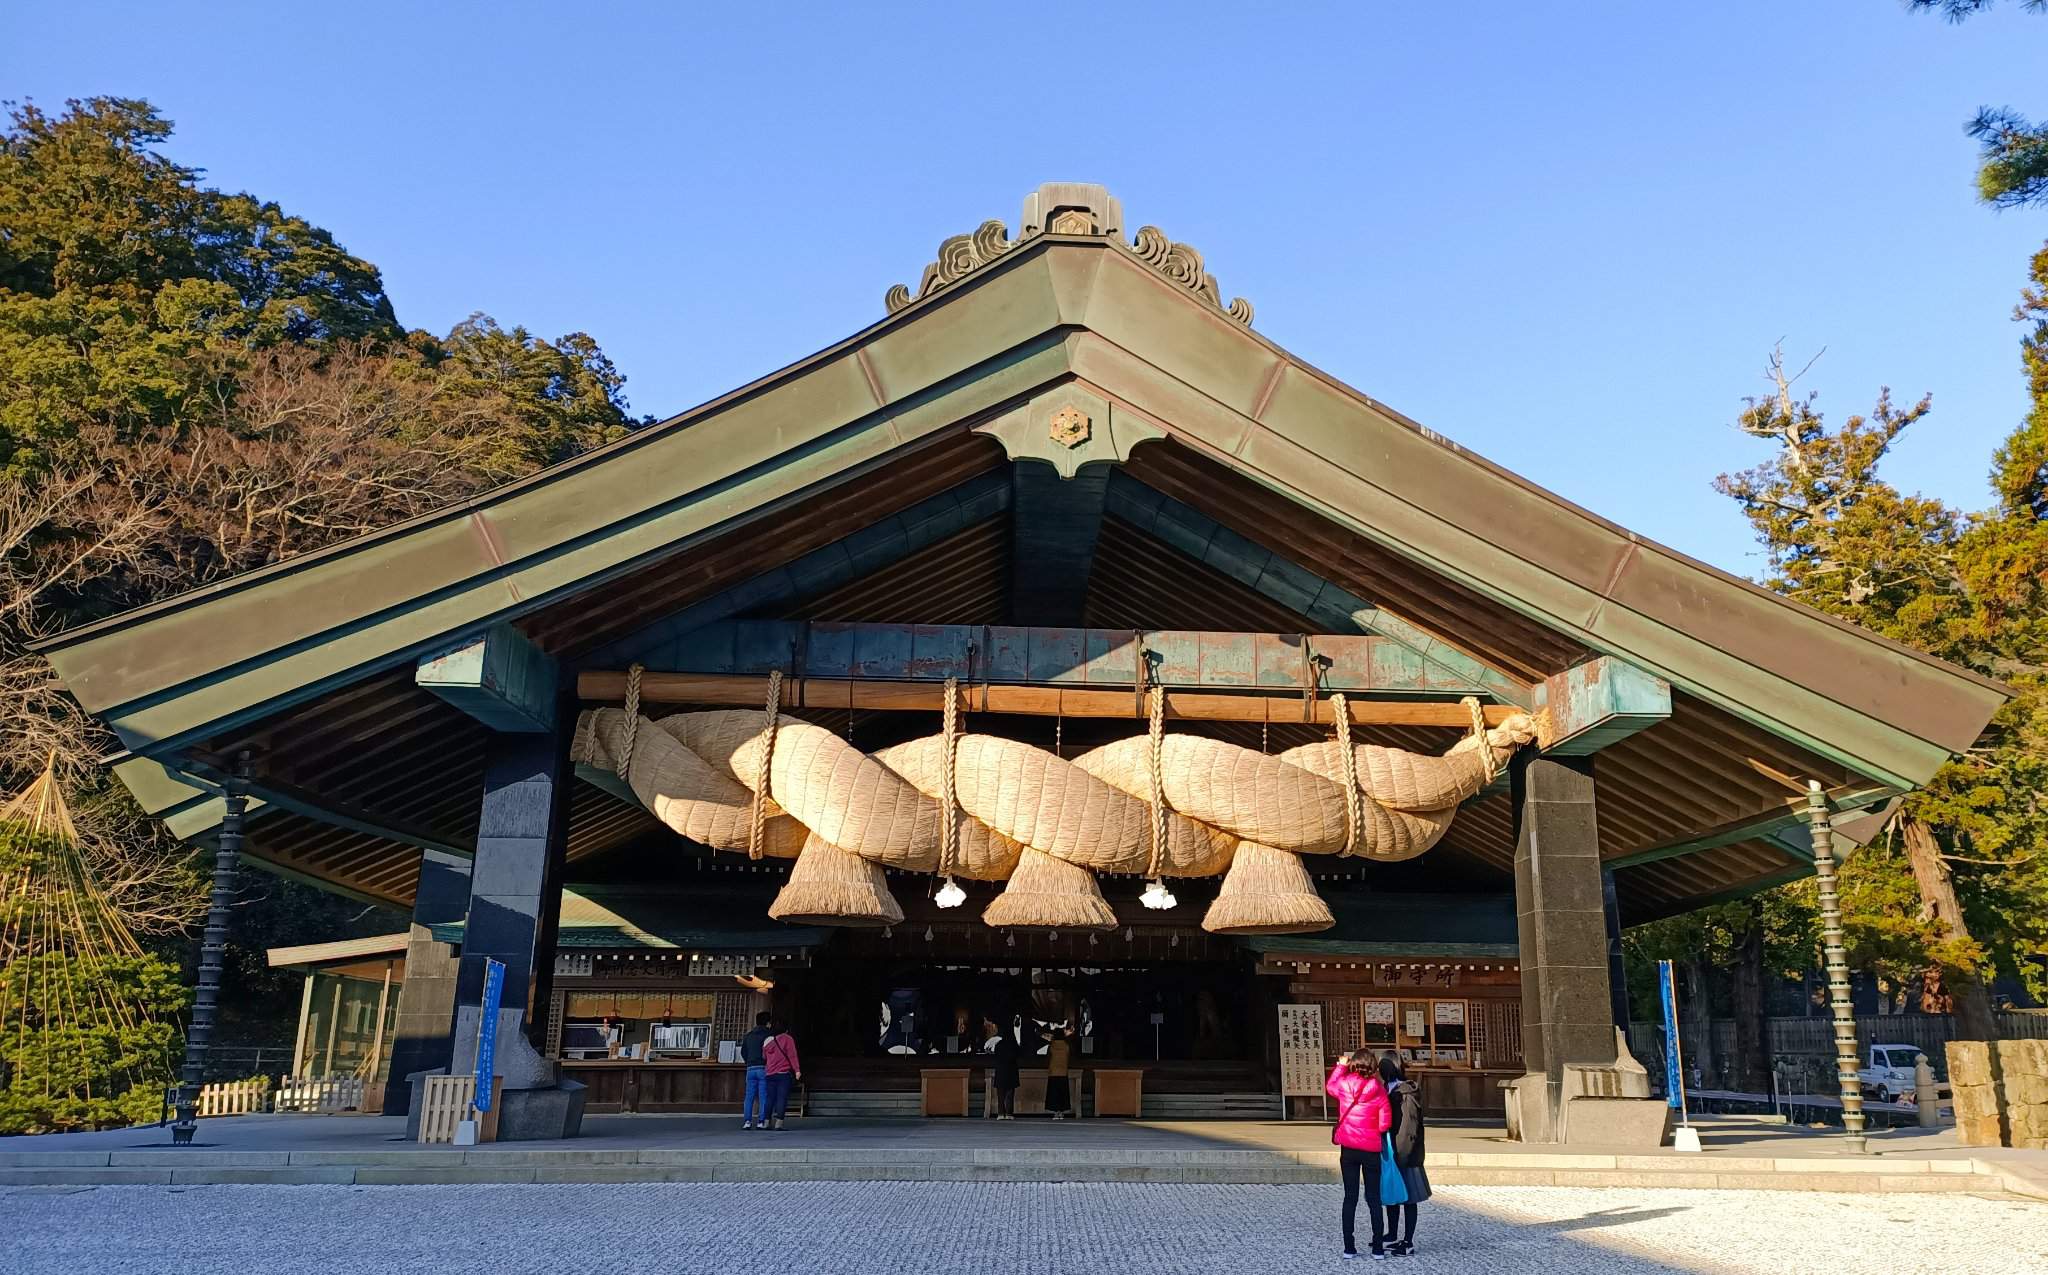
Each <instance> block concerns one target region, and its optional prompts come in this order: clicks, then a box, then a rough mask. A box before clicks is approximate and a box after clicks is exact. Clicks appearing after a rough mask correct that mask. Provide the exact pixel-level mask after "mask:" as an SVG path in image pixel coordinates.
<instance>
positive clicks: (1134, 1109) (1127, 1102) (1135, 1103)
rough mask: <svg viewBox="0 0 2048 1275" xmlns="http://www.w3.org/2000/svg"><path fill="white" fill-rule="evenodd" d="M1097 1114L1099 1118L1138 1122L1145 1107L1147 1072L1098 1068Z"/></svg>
mask: <svg viewBox="0 0 2048 1275" xmlns="http://www.w3.org/2000/svg"><path fill="white" fill-rule="evenodd" d="M1091 1074H1092V1075H1093V1076H1094V1077H1095V1114H1096V1115H1097V1116H1122V1117H1125V1118H1128V1119H1131V1120H1136V1119H1137V1118H1138V1117H1139V1116H1140V1115H1141V1114H1143V1108H1144V1105H1145V1072H1144V1069H1143V1068H1132V1069H1130V1070H1125V1071H1111V1070H1108V1069H1106V1068H1100V1067H1098V1068H1096V1069H1095V1070H1094V1071H1093V1072H1092V1073H1091Z"/></svg>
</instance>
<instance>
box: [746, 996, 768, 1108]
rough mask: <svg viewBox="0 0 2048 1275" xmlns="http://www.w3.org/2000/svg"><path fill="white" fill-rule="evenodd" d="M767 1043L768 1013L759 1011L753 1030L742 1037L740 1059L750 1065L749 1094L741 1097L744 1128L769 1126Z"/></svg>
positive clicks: (748, 1066)
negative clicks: (757, 1123)
mask: <svg viewBox="0 0 2048 1275" xmlns="http://www.w3.org/2000/svg"><path fill="white" fill-rule="evenodd" d="M767 1043H768V1015H767V1014H765V1013H762V1014H756V1015H754V1030H752V1031H750V1032H748V1033H747V1034H746V1035H744V1036H742V1037H740V1061H741V1062H743V1063H745V1064H746V1065H747V1088H746V1095H745V1097H743V1098H742V1099H741V1100H740V1128H742V1129H753V1128H761V1129H766V1128H767V1127H768V1059H767V1058H766V1057H765V1056H763V1054H762V1052H761V1050H762V1047H763V1046H764V1045H766V1044H767ZM757 1119H758V1120H759V1121H760V1122H761V1123H760V1124H759V1125H758V1126H757V1125H756V1124H755V1123H754V1122H755V1120H757Z"/></svg>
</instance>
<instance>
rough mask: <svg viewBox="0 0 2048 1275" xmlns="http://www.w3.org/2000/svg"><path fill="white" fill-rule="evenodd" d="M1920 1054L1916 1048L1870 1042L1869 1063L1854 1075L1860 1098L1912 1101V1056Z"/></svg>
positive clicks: (1881, 1100) (1914, 1046) (1915, 1046)
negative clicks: (1857, 1082)
mask: <svg viewBox="0 0 2048 1275" xmlns="http://www.w3.org/2000/svg"><path fill="white" fill-rule="evenodd" d="M1920 1052H1922V1050H1921V1048H1920V1046H1918V1045H1900V1044H1888V1045H1881V1044H1875V1043H1873V1044H1872V1045H1871V1046H1870V1064H1869V1065H1868V1066H1866V1067H1862V1068H1860V1069H1858V1070H1857V1072H1856V1076H1857V1078H1858V1079H1859V1080H1861V1081H1862V1082H1863V1095H1864V1096H1865V1097H1866V1098H1872V1099H1875V1100H1876V1101H1878V1102H1897V1101H1904V1102H1911V1101H1913V1056H1914V1055H1915V1054H1918V1053H1920ZM1929 1061H1930V1062H1931V1061H1932V1060H1931V1059H1930V1060H1929Z"/></svg>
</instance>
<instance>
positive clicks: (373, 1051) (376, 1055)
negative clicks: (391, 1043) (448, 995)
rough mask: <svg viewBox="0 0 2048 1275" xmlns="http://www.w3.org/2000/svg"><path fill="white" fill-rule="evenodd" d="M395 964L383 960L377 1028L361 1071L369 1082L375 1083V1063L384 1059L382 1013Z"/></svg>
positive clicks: (389, 1003)
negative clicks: (382, 984) (382, 983)
mask: <svg viewBox="0 0 2048 1275" xmlns="http://www.w3.org/2000/svg"><path fill="white" fill-rule="evenodd" d="M397 964H398V962H396V961H386V962H384V988H383V990H382V991H380V992H378V993H377V1029H376V1031H375V1032H374V1033H373V1034H372V1035H371V1037H370V1057H369V1059H368V1061H367V1062H365V1063H364V1065H363V1071H362V1077H363V1079H364V1080H366V1081H368V1082H369V1083H371V1084H376V1083H377V1065H378V1064H379V1063H380V1062H382V1061H383V1059H384V1013H385V1011H386V1010H387V1009H389V1008H390V1005H391V971H392V970H393V969H394V968H395V967H396V966H397Z"/></svg>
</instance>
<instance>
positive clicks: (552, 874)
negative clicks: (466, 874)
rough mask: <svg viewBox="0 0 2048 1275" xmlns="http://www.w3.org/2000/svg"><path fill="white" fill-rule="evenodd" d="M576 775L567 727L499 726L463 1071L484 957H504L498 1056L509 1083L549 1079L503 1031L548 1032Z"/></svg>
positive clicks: (459, 1042) (481, 833)
mask: <svg viewBox="0 0 2048 1275" xmlns="http://www.w3.org/2000/svg"><path fill="white" fill-rule="evenodd" d="M568 720H569V721H572V722H573V721H574V718H573V717H571V718H569V719H568ZM573 782H574V771H573V770H572V769H571V767H570V763H569V750H568V738H567V734H566V732H565V731H561V730H558V731H555V732H551V733H549V734H545V735H542V734H512V733H508V732H498V733H494V734H493V735H492V736H491V737H490V740H489V742H488V743H487V744H486V745H485V749H484V788H483V808H482V811H481V814H480V816H479V818H478V821H477V833H476V862H475V865H474V867H473V868H472V870H471V874H470V880H469V915H468V920H467V923H466V924H465V925H464V927H463V935H462V962H461V966H460V968H459V970H458V972H457V975H456V984H455V1029H454V1038H455V1048H454V1052H455V1055H456V1070H457V1071H458V1072H460V1071H466V1070H467V1068H468V1065H469V1060H470V1058H471V1054H469V1053H467V1052H465V1050H474V1049H475V1047H476V1030H477V1029H476V1026H475V1023H476V1007H477V1005H478V1004H479V1003H480V1002H481V1000H482V999H483V990H484V962H485V961H486V960H487V959H496V960H499V961H502V962H504V965H505V1001H504V1007H503V1011H502V1012H501V1016H500V1019H499V1024H498V1027H499V1032H498V1056H499V1058H500V1059H501V1069H502V1070H503V1072H504V1074H505V1076H506V1087H507V1088H523V1087H528V1084H529V1083H549V1081H547V1080H536V1079H534V1078H533V1077H531V1076H530V1075H527V1074H524V1073H522V1072H521V1071H519V1070H518V1068H519V1067H520V1066H521V1065H522V1062H521V1057H515V1054H518V1053H519V1052H520V1051H515V1050H514V1049H512V1048H511V1044H512V1042H511V1041H509V1040H508V1039H507V1036H508V1035H509V1033H508V1032H507V1031H506V1030H504V1029H505V1028H508V1027H510V1026H511V1025H512V1024H513V1023H519V1024H521V1025H522V1026H524V1027H525V1029H526V1031H527V1033H528V1034H527V1040H528V1041H530V1042H533V1043H534V1044H536V1045H539V1044H540V1043H542V1042H544V1041H545V1039H546V1037H545V1034H544V1033H545V1030H546V1024H545V1022H544V1021H542V1020H543V1019H544V1018H545V1016H546V1012H547V1001H548V995H549V993H550V991H551V990H552V986H553V982H554V945H555V932H556V928H557V926H558V925H559V924H560V921H561V912H562V861H563V853H564V850H565V848H566V843H567V839H568V824H569V785H570V784H571V783H573ZM536 1008H537V1009H538V1012H535V1011H536ZM465 1017H466V1019H467V1022H466V1023H465ZM522 1056H523V1055H522ZM526 1061H532V1059H531V1058H526Z"/></svg>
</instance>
